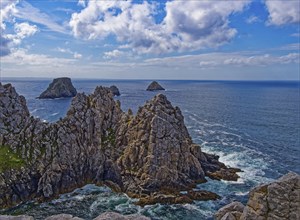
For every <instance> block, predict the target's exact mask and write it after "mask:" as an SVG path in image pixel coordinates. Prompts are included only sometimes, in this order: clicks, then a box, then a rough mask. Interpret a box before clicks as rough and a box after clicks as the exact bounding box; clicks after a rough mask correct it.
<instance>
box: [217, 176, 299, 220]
mask: <svg viewBox="0 0 300 220" xmlns="http://www.w3.org/2000/svg"><path fill="white" fill-rule="evenodd" d="M242 208H243V206H242V205H241V204H239V203H236V202H235V203H231V204H229V205H227V206H225V207H223V208H221V209H220V210H219V211H218V212H217V213H216V215H215V218H216V219H217V220H221V219H222V220H223V218H225V217H224V216H225V215H227V216H229V215H232V216H234V217H235V219H236V220H249V219H258V220H269V219H274V220H275V219H281V220H289V219H300V175H298V174H296V173H293V172H289V173H288V174H286V175H284V176H283V177H281V178H279V179H278V180H276V181H274V182H272V183H268V184H263V185H260V186H257V187H255V188H254V189H252V190H251V191H250V193H249V200H248V202H247V205H246V206H245V207H244V208H243V209H242ZM225 219H228V218H225Z"/></svg>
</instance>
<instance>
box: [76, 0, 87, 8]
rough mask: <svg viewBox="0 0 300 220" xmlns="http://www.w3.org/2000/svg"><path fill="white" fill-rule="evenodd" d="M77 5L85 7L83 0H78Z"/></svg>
mask: <svg viewBox="0 0 300 220" xmlns="http://www.w3.org/2000/svg"><path fill="white" fill-rule="evenodd" d="M77 5H79V6H81V7H84V8H85V7H86V5H85V0H79V1H78V3H77Z"/></svg>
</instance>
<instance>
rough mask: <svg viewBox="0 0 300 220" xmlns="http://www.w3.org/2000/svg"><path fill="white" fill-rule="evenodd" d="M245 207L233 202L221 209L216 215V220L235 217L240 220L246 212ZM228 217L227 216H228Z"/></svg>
mask: <svg viewBox="0 0 300 220" xmlns="http://www.w3.org/2000/svg"><path fill="white" fill-rule="evenodd" d="M244 207H245V206H244V205H243V204H242V203H240V202H232V203H230V204H228V205H226V206H224V207H222V208H221V209H219V210H218V212H217V213H216V214H215V219H217V220H221V219H222V220H224V219H230V218H229V217H232V216H233V217H234V219H236V220H238V219H239V218H240V217H241V215H242V213H243V210H244ZM226 215H227V216H226Z"/></svg>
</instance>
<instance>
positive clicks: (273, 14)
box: [265, 0, 300, 25]
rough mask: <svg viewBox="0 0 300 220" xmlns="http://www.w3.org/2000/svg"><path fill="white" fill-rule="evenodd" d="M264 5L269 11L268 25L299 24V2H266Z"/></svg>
mask: <svg viewBox="0 0 300 220" xmlns="http://www.w3.org/2000/svg"><path fill="white" fill-rule="evenodd" d="M265 4H266V6H267V9H268V11H269V20H268V23H269V24H271V25H285V24H292V23H300V1H299V0H285V1H284V0H266V3H265Z"/></svg>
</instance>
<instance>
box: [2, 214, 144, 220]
mask: <svg viewBox="0 0 300 220" xmlns="http://www.w3.org/2000/svg"><path fill="white" fill-rule="evenodd" d="M0 220H34V217H32V216H28V215H19V216H11V215H0ZM45 220H83V219H82V218H79V217H75V216H72V215H70V214H58V215H52V216H49V217H47V218H45ZM94 220H150V218H148V217H146V216H143V215H139V214H134V215H121V214H119V213H116V212H104V213H102V214H101V215H99V216H98V217H96V218H94Z"/></svg>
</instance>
